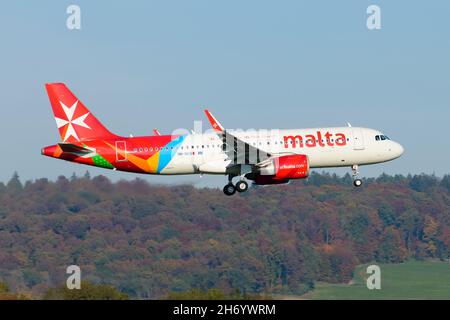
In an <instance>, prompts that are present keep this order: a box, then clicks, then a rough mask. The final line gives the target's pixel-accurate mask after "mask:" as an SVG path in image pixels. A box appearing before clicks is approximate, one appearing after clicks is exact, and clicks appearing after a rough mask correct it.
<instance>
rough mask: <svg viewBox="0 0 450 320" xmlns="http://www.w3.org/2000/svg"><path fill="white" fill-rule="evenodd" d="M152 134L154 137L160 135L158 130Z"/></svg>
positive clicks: (154, 130)
mask: <svg viewBox="0 0 450 320" xmlns="http://www.w3.org/2000/svg"><path fill="white" fill-rule="evenodd" d="M153 134H154V135H155V136H160V135H161V133H159V131H158V129H153Z"/></svg>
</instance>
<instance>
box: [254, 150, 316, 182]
mask: <svg viewBox="0 0 450 320" xmlns="http://www.w3.org/2000/svg"><path fill="white" fill-rule="evenodd" d="M259 174H260V175H261V176H271V178H272V179H273V180H286V179H288V180H289V179H304V178H307V177H308V175H309V160H308V156H307V155H304V154H292V155H286V156H280V157H276V158H272V159H269V160H268V162H267V164H264V166H263V167H261V168H260V171H259Z"/></svg>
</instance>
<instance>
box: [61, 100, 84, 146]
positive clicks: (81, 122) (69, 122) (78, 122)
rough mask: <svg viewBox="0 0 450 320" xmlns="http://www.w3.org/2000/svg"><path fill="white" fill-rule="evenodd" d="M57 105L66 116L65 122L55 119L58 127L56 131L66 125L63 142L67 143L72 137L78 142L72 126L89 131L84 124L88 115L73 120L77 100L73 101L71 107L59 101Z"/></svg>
mask: <svg viewBox="0 0 450 320" xmlns="http://www.w3.org/2000/svg"><path fill="white" fill-rule="evenodd" d="M59 103H60V104H61V107H62V108H63V110H64V113H65V114H66V118H67V120H64V119H60V118H57V117H55V120H56V125H57V126H58V129H59V128H61V127H63V126H65V125H68V127H67V130H66V134H65V135H64V139H63V141H67V139H69V138H70V137H74V138H75V139H77V140H78V141H80V139H79V138H78V135H77V132H76V131H75V128H74V126H73V125H74V124H76V125H77V126H81V127H83V128H87V129H91V128H90V127H89V126H88V125H87V124H86V123H85V122H84V121H85V120H86V117H87V116H88V115H89V112H88V113H86V114H83V115H82V116H80V117H78V118H76V119H73V115H74V114H75V110H76V109H77V105H78V100H77V101H75V103H74V104H73V105H72V106H71V107H68V106H66V105H65V104H64V103H62V102H61V101H60V102H59Z"/></svg>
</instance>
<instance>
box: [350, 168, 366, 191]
mask: <svg viewBox="0 0 450 320" xmlns="http://www.w3.org/2000/svg"><path fill="white" fill-rule="evenodd" d="M358 174H359V172H358V165H357V164H354V165H352V177H353V185H354V186H355V187H360V186H362V183H363V182H362V180H361V179H359V178H358Z"/></svg>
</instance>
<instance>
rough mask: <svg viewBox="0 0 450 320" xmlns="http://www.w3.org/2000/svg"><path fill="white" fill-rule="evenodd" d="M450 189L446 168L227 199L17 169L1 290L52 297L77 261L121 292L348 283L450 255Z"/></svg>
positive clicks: (285, 289)
mask: <svg viewBox="0 0 450 320" xmlns="http://www.w3.org/2000/svg"><path fill="white" fill-rule="evenodd" d="M449 193H450V175H445V176H444V177H436V176H434V175H427V174H420V175H408V176H403V175H396V176H389V175H386V174H383V175H381V176H379V177H378V178H369V179H365V181H364V185H363V186H362V187H360V188H354V187H353V186H352V184H351V177H350V175H345V176H343V177H341V176H337V175H334V174H333V175H331V174H328V173H313V174H312V175H311V176H310V177H309V178H308V179H307V180H299V181H293V182H291V183H290V184H288V185H280V186H269V187H257V186H253V187H252V188H251V189H250V190H249V192H246V193H244V194H239V195H236V196H234V197H226V196H224V195H223V193H222V191H221V190H220V189H217V188H196V187H194V186H192V185H171V186H167V185H156V184H150V183H148V182H146V181H145V180H142V179H140V178H136V179H134V180H121V181H117V182H111V181H110V180H109V179H107V178H106V177H104V176H101V175H99V176H96V177H91V176H90V175H89V173H88V172H86V174H85V175H84V176H82V177H77V176H75V175H72V176H71V177H64V176H60V177H59V178H58V179H57V180H56V181H50V180H48V179H46V178H41V179H36V180H33V181H26V182H22V181H21V180H20V177H19V175H18V174H17V173H15V174H14V175H13V176H12V178H11V179H10V180H9V181H7V182H5V183H1V182H0V289H1V288H2V287H3V288H5V289H4V291H5V292H6V291H8V292H12V293H16V294H20V295H21V296H23V297H29V298H37V299H40V298H43V297H45V296H52V294H53V293H54V292H56V291H55V290H58V289H55V288H61V287H63V286H64V285H65V283H66V279H67V277H68V275H67V274H66V268H67V266H69V265H72V264H75V265H78V266H79V267H80V268H81V272H82V279H83V281H88V282H87V283H91V284H97V285H104V286H108V287H107V288H116V289H117V290H118V291H119V294H117V295H116V293H111V295H112V296H117V297H130V298H132V299H160V298H164V297H167V296H169V297H170V296H171V295H172V296H176V295H177V294H182V293H183V292H189V291H192V290H205V291H208V290H213V291H212V292H215V291H214V290H218V292H224V293H227V294H233V293H236V292H238V293H239V294H241V295H271V294H294V295H300V294H303V293H305V292H308V291H309V290H311V289H313V288H314V286H315V284H316V282H317V281H325V282H330V283H346V282H348V281H349V280H350V279H351V278H352V276H353V271H354V269H355V266H356V265H358V264H362V263H367V262H371V261H377V262H380V263H400V262H403V261H406V260H410V259H415V260H426V259H440V260H448V259H449V258H450V195H449ZM109 286H111V287H109ZM6 288H7V290H6ZM108 290H109V289H108ZM0 293H1V290H0ZM8 294H10V293H8ZM121 294H123V296H121Z"/></svg>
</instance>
